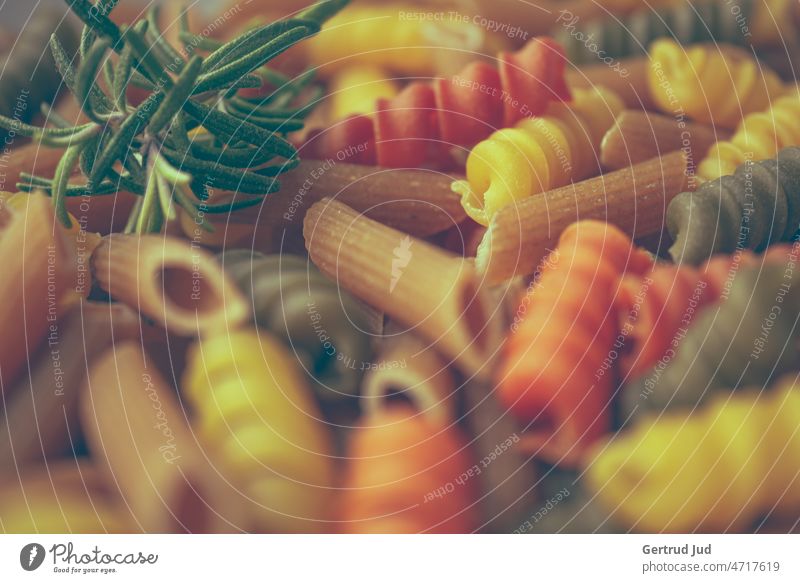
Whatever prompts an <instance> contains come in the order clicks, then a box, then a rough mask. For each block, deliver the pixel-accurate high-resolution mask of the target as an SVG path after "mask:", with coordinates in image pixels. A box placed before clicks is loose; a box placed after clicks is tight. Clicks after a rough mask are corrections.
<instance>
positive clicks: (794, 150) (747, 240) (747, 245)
mask: <svg viewBox="0 0 800 583" xmlns="http://www.w3.org/2000/svg"><path fill="white" fill-rule="evenodd" d="M666 222H667V230H668V231H669V234H670V236H671V237H672V240H673V241H674V244H673V245H672V247H670V250H669V253H670V255H671V256H672V259H673V260H674V261H675V262H676V263H686V264H691V265H698V264H700V263H702V262H703V261H705V260H706V259H708V258H709V257H711V256H712V255H714V254H716V253H732V252H734V251H736V250H737V249H753V250H756V251H760V250H763V249H764V248H766V247H767V246H768V245H770V244H773V243H780V242H784V241H789V240H791V239H793V238H794V237H795V236H796V234H797V231H798V228H799V227H800V148H798V147H795V146H793V147H790V148H784V149H783V150H781V151H780V152H778V156H777V157H776V158H773V159H770V160H761V161H758V162H746V163H744V164H742V165H741V166H739V167H738V168H737V169H736V172H735V173H734V174H733V176H722V177H721V178H717V179H716V180H711V181H710V182H706V183H704V184H703V185H702V186H700V188H698V189H697V190H696V191H694V192H682V193H681V194H679V195H678V196H676V197H675V198H674V199H672V201H671V202H670V204H669V207H668V208H667V220H666Z"/></svg>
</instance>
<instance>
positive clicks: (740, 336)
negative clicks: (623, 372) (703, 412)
mask: <svg viewBox="0 0 800 583" xmlns="http://www.w3.org/2000/svg"><path fill="white" fill-rule="evenodd" d="M798 282H800V273H797V271H796V270H795V269H794V262H793V261H791V262H789V261H787V262H785V263H778V262H776V263H774V264H773V263H769V264H767V265H765V266H763V267H761V268H758V267H749V268H748V267H745V268H742V269H741V271H739V273H738V274H737V275H736V279H735V281H734V282H733V285H732V286H731V288H730V292H729V294H728V295H727V297H726V298H724V301H721V302H719V303H718V304H717V306H715V307H713V308H711V307H709V308H706V309H705V310H703V312H702V313H701V314H700V315H699V316H698V318H697V319H696V321H695V322H694V323H693V324H692V326H691V327H690V328H689V329H688V330H687V331H685V333H684V335H683V337H682V338H680V339H677V338H676V339H673V344H672V346H671V347H670V348H669V349H668V350H667V352H666V354H665V355H664V357H663V358H662V359H661V360H659V362H658V364H657V365H656V366H655V367H654V368H653V370H652V372H651V373H650V374H648V375H647V376H645V377H643V378H642V379H641V380H640V381H639V382H637V383H634V384H632V385H629V386H627V387H625V389H624V390H623V391H622V395H621V406H622V409H623V413H624V415H625V416H626V417H633V416H638V415H640V414H642V413H643V412H645V411H662V410H664V409H668V408H680V407H684V408H688V409H692V408H694V407H696V406H697V405H698V404H700V403H702V402H703V401H704V400H706V399H707V398H708V397H709V396H710V395H712V394H713V393H714V392H715V391H718V390H720V389H724V388H731V389H736V388H737V387H739V386H747V385H757V386H763V385H765V384H766V383H768V382H769V381H770V379H772V378H773V376H774V375H779V374H782V373H783V372H786V371H788V370H792V369H793V368H795V367H796V363H797V362H798V359H799V358H800V345H798V342H797V341H798V338H800V326H798V321H797V320H798V316H799V315H800V290H799V289H797V283H798Z"/></svg>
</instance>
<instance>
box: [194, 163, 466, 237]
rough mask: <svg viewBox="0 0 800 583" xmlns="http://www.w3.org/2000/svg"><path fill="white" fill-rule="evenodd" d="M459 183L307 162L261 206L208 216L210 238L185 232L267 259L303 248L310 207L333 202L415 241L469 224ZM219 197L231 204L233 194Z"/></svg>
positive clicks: (436, 175)
mask: <svg viewBox="0 0 800 583" xmlns="http://www.w3.org/2000/svg"><path fill="white" fill-rule="evenodd" d="M458 178H459V177H457V176H453V175H451V174H444V173H442V172H437V171H434V170H405V169H404V170H398V169H391V168H378V167H373V166H362V165H358V164H345V163H342V162H338V161H337V160H304V161H302V162H301V163H300V165H299V166H298V167H297V168H295V169H294V170H292V171H291V172H287V173H286V174H284V175H282V176H281V189H280V190H279V191H278V192H276V193H273V194H270V195H269V196H268V197H266V198H265V199H264V203H263V206H261V207H259V208H258V209H251V210H249V211H243V212H237V213H231V214H230V215H227V214H225V215H207V216H206V218H207V219H209V220H210V221H211V223H212V224H213V225H214V227H215V228H216V230H217V233H214V234H211V235H207V234H205V233H204V232H203V231H202V230H201V229H199V227H198V226H197V225H195V224H194V222H193V221H191V220H187V219H184V232H185V233H186V234H187V235H188V236H190V237H192V238H194V237H197V238H200V239H201V241H202V242H203V243H204V244H208V245H209V246H210V247H212V248H222V247H223V246H224V247H227V248H230V247H235V246H246V247H248V248H255V249H258V250H259V251H263V252H265V253H268V252H275V251H279V250H281V249H283V250H285V249H287V248H289V249H292V250H293V249H295V248H302V241H303V233H302V225H303V216H304V215H305V213H306V211H307V210H308V208H309V207H310V206H311V205H312V204H314V203H315V202H318V201H320V200H322V199H323V198H326V197H330V198H335V199H336V200H338V201H339V202H342V203H344V204H346V205H348V206H350V207H352V208H354V209H356V210H357V211H359V212H363V213H364V214H365V215H366V216H368V217H369V218H371V219H374V220H376V221H378V222H380V223H385V224H387V225H389V226H390V227H393V228H395V229H398V230H400V231H404V232H406V233H408V234H410V235H413V236H415V237H429V236H431V235H435V234H436V233H440V232H442V231H446V230H447V229H449V228H451V227H453V226H454V225H457V224H459V223H461V222H463V221H464V219H465V218H466V214H465V212H464V209H463V208H462V206H461V202H460V197H459V195H457V194H456V193H454V192H452V191H451V190H450V185H451V184H452V182H453V180H456V179H458ZM220 196H221V197H222V198H225V197H227V198H229V197H230V194H222V195H220ZM254 225H255V231H254V229H253V226H254ZM295 243H299V244H295Z"/></svg>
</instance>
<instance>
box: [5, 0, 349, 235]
mask: <svg viewBox="0 0 800 583" xmlns="http://www.w3.org/2000/svg"><path fill="white" fill-rule="evenodd" d="M117 1H118V0H97V1H96V2H95V3H94V4H92V3H91V2H90V1H89V0H66V2H67V4H69V6H70V8H71V10H72V11H73V12H74V13H75V14H76V15H77V16H78V17H79V18H80V19H81V20H82V21H83V22H84V25H85V26H84V29H83V34H82V35H81V43H80V63H79V64H78V66H77V68H74V67H73V65H72V63H71V60H70V58H69V57H68V55H67V53H66V51H65V50H64V49H63V48H62V47H61V45H60V43H59V42H58V39H57V38H56V37H55V36H53V37H52V38H51V42H50V48H51V51H52V53H53V57H54V60H55V62H56V66H57V68H58V70H59V73H60V74H61V76H62V78H63V79H64V84H65V85H66V86H67V87H68V88H69V90H70V91H71V92H72V93H73V95H74V96H75V98H76V99H77V100H78V102H79V103H80V104H81V107H82V109H83V111H84V113H85V114H86V117H87V118H88V119H89V120H90V122H89V123H86V124H82V125H78V126H74V127H73V126H68V125H67V126H66V127H65V124H64V123H63V120H61V119H60V118H58V117H54V118H53V121H52V123H53V124H54V126H55V127H42V128H40V127H34V126H30V125H27V124H22V123H20V122H19V121H18V120H13V119H9V118H6V117H2V116H0V127H3V128H6V129H13V130H14V131H16V132H17V134H20V135H24V136H28V137H30V138H33V139H35V140H38V141H39V142H40V143H42V144H43V145H45V146H48V147H53V148H62V149H64V155H63V156H62V159H61V161H60V162H59V164H58V166H57V168H56V170H55V175H54V176H53V177H52V178H47V177H43V176H32V175H28V174H23V175H22V177H21V182H20V183H19V184H18V185H17V187H18V188H19V189H20V190H22V191H25V192H30V191H32V190H43V191H44V192H46V193H48V194H50V196H51V197H52V199H53V204H54V206H55V208H56V215H57V216H58V218H59V219H60V220H61V221H62V222H63V223H64V224H65V225H70V222H71V221H70V217H69V213H67V210H66V206H65V201H66V197H69V196H100V195H109V194H115V193H116V192H118V191H120V190H127V191H130V192H131V193H133V194H135V195H137V196H138V197H140V198H138V199H137V202H136V204H135V205H134V208H133V211H132V214H131V216H130V217H129V219H128V222H127V226H126V232H139V233H145V232H154V231H158V230H160V229H161V227H162V226H163V224H164V222H165V221H170V220H174V219H175V218H176V216H177V215H176V210H175V209H176V207H181V208H182V209H184V210H185V211H186V212H187V213H189V215H190V216H192V217H193V218H195V220H197V222H198V224H200V226H201V227H203V228H204V229H210V228H211V227H210V225H209V224H208V223H207V222H205V221H204V220H203V215H204V214H205V213H223V212H231V211H234V210H237V209H240V208H246V207H248V206H253V205H255V204H258V203H259V202H260V201H261V198H262V197H263V196H264V195H266V194H269V193H271V192H275V191H276V190H278V189H279V188H280V183H279V181H278V180H277V178H276V177H277V176H279V175H280V174H282V173H283V172H286V171H289V170H291V169H292V168H294V167H295V166H296V165H297V163H298V161H299V160H298V156H297V150H296V149H295V147H294V146H293V145H292V144H291V142H289V141H288V140H287V139H286V135H287V134H289V133H291V132H293V131H297V130H299V129H301V128H302V127H303V119H304V117H305V116H306V115H307V114H308V111H309V110H310V108H311V107H313V105H314V104H315V103H316V101H318V99H319V93H314V92H313V91H305V92H304V90H305V89H307V87H308V85H309V84H310V83H311V81H312V75H311V73H304V74H302V75H300V76H298V77H297V78H296V79H289V78H287V77H286V76H284V75H282V74H280V73H278V72H276V71H275V70H273V69H271V68H269V67H268V66H267V64H268V63H269V62H270V61H271V60H272V59H274V58H275V57H276V56H278V55H279V54H281V53H282V52H284V51H286V50H287V49H289V48H291V47H292V46H294V45H295V44H297V43H298V42H300V41H302V40H304V39H306V38H308V37H309V36H312V35H314V34H316V33H317V32H319V30H320V28H321V27H322V24H323V23H324V22H325V21H326V20H328V19H329V18H330V17H331V16H333V15H334V14H336V13H337V12H338V11H339V10H341V9H342V8H343V7H344V6H345V5H346V4H347V2H348V0H324V1H322V2H318V3H316V4H314V5H312V6H311V7H309V8H308V9H306V10H305V11H303V12H301V13H299V14H298V15H296V16H295V17H293V18H288V19H285V20H281V21H279V22H274V23H270V24H266V25H264V26H260V27H258V28H255V29H253V30H250V31H247V32H245V33H244V34H242V35H240V36H239V37H238V38H235V39H233V40H231V41H229V42H227V43H220V42H218V41H214V40H212V39H208V38H206V37H204V36H203V35H194V34H192V33H191V32H190V31H189V29H188V19H187V17H186V10H185V9H184V11H183V12H182V14H181V19H180V23H179V25H180V39H181V42H182V43H183V46H182V47H180V48H176V47H174V46H172V45H171V44H169V43H168V42H167V40H166V39H165V38H164V36H163V34H162V33H161V31H160V30H159V28H158V20H159V19H158V7H157V6H154V7H153V8H151V9H150V10H149V11H148V12H147V14H146V16H145V18H143V19H141V20H139V21H138V22H136V23H134V24H133V25H131V26H118V25H117V24H115V23H114V22H113V21H112V20H111V18H110V14H111V12H112V11H113V9H114V7H115V6H116V4H117ZM198 52H200V53H206V55H205V57H203V56H201V55H200V54H198ZM100 79H102V80H103V83H102V84H101V83H99V80H100ZM264 83H267V84H269V86H270V92H269V93H268V94H267V95H265V96H264V97H262V98H259V99H254V98H248V97H245V96H242V95H239V94H238V93H239V90H240V89H242V88H247V87H261V86H262V84H264ZM131 85H133V86H136V87H138V88H143V89H145V90H147V91H149V94H148V95H147V97H146V98H145V99H144V100H143V101H142V102H141V103H140V104H139V105H138V106H136V107H133V106H131V105H130V104H129V103H128V97H127V93H128V92H127V90H128V88H129V87H130V86H131ZM106 91H108V93H106ZM301 95H310V97H308V98H306V99H305V100H303V102H302V103H298V99H300V96H301ZM276 159H277V160H276ZM76 168H77V169H80V172H81V173H82V174H83V179H78V180H76V182H78V184H71V183H70V180H71V177H72V176H73V171H74V170H75V169H76ZM73 180H75V179H73ZM215 187H216V188H223V189H225V190H232V191H234V192H235V193H236V197H237V200H234V201H233V202H230V203H227V204H220V205H214V204H208V203H207V202H206V200H207V199H208V198H209V196H210V194H211V190H212V189H213V188H215Z"/></svg>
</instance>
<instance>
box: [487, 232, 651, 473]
mask: <svg viewBox="0 0 800 583" xmlns="http://www.w3.org/2000/svg"><path fill="white" fill-rule="evenodd" d="M650 264H651V259H650V258H649V256H648V255H647V254H646V253H644V252H641V251H638V250H636V249H635V248H633V246H632V244H631V241H630V239H628V237H627V236H626V235H624V234H623V233H622V232H620V231H619V230H617V229H616V228H615V227H613V226H611V225H608V224H606V223H602V222H597V221H582V222H579V223H574V224H573V225H572V226H571V227H569V228H567V230H565V231H564V233H563V234H562V235H561V238H560V240H559V244H558V247H557V248H556V250H555V251H554V252H553V253H552V254H551V255H550V257H549V258H548V259H547V260H545V264H544V267H543V268H542V273H541V277H540V280H539V282H538V285H537V286H536V288H535V289H534V290H533V291H532V297H531V298H530V302H529V304H528V305H527V313H526V315H525V318H524V320H523V321H522V323H521V324H520V325H519V328H518V329H516V331H515V330H514V329H512V334H511V335H510V336H509V338H508V339H507V341H506V347H505V349H506V354H505V362H504V363H503V365H502V367H501V371H500V375H499V377H498V385H499V387H498V391H499V393H498V394H499V397H500V399H501V400H502V401H503V403H504V405H506V406H507V407H509V408H510V409H511V410H512V411H513V412H514V414H515V415H516V416H517V417H518V418H520V419H521V420H524V421H530V422H532V424H533V427H534V432H535V433H537V434H539V435H541V442H542V444H543V445H542V449H541V452H540V453H541V454H543V456H544V457H552V456H553V455H556V456H558V455H562V456H563V455H569V456H571V457H572V456H575V455H577V453H579V452H582V451H583V450H584V448H585V446H586V445H587V444H588V443H590V442H591V441H593V440H594V439H596V438H598V437H599V436H600V435H602V434H603V433H604V432H606V431H609V430H610V429H611V417H610V407H609V403H610V401H611V397H612V393H613V388H614V379H613V378H611V376H612V375H610V374H606V373H605V371H604V370H603V361H604V359H606V358H607V357H608V354H609V350H610V348H611V346H612V344H613V342H614V340H615V336H616V335H617V323H616V320H615V318H614V313H613V309H612V308H613V301H614V293H615V289H616V287H617V285H618V283H619V280H620V278H621V277H622V276H623V275H624V274H625V272H626V271H628V272H631V273H642V272H644V271H645V270H647V269H648V267H649V266H650Z"/></svg>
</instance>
